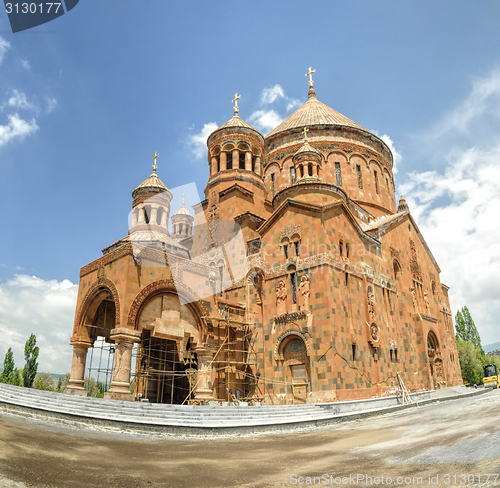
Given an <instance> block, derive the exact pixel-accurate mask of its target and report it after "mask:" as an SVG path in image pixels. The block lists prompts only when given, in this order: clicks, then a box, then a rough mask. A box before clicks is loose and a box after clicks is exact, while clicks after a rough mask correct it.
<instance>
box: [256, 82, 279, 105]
mask: <svg viewBox="0 0 500 488" xmlns="http://www.w3.org/2000/svg"><path fill="white" fill-rule="evenodd" d="M284 97H285V92H284V91H283V88H282V87H281V86H280V85H274V86H273V87H271V88H264V90H263V91H262V96H261V98H260V101H261V103H262V104H268V103H274V101H275V100H276V99H277V98H284Z"/></svg>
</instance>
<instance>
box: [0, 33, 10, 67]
mask: <svg viewBox="0 0 500 488" xmlns="http://www.w3.org/2000/svg"><path fill="white" fill-rule="evenodd" d="M9 48H10V43H9V42H7V41H6V40H5V39H4V38H3V37H0V63H1V62H2V61H3V58H4V56H5V53H6V52H7V50H8V49H9Z"/></svg>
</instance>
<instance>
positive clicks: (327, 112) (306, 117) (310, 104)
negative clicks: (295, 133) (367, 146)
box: [266, 95, 366, 139]
mask: <svg viewBox="0 0 500 488" xmlns="http://www.w3.org/2000/svg"><path fill="white" fill-rule="evenodd" d="M311 125H343V126H347V127H354V128H356V129H362V130H365V131H366V129H365V128H364V127H361V126H360V125H358V124H356V122H353V121H352V120H351V119H348V118H347V117H345V116H344V115H342V114H341V113H339V112H337V111H336V110H333V108H330V107H328V106H327V105H325V104H324V103H321V102H320V101H319V100H317V99H316V96H315V95H313V96H311V95H309V99H308V100H307V102H306V103H304V105H302V106H301V107H299V108H298V109H297V110H295V112H293V113H292V114H291V115H289V116H288V117H287V118H286V119H285V120H284V121H283V122H281V124H280V125H278V126H277V127H275V128H274V129H273V130H272V131H271V132H269V134H267V136H266V139H268V138H269V137H271V136H273V135H274V134H278V133H279V132H283V131H287V130H290V129H296V128H299V127H308V126H311Z"/></svg>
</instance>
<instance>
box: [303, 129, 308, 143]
mask: <svg viewBox="0 0 500 488" xmlns="http://www.w3.org/2000/svg"><path fill="white" fill-rule="evenodd" d="M302 132H303V133H304V141H307V133H308V132H309V129H308V128H307V127H304V130H303V131H302Z"/></svg>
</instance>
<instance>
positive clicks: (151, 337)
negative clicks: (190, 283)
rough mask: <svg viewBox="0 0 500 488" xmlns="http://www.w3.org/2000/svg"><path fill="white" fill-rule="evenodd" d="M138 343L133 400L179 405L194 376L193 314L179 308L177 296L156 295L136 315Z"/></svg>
mask: <svg viewBox="0 0 500 488" xmlns="http://www.w3.org/2000/svg"><path fill="white" fill-rule="evenodd" d="M137 329H138V330H139V331H140V332H141V341H140V343H139V344H138V347H137V359H136V371H135V387H134V392H135V394H136V396H137V397H139V398H144V399H147V400H148V401H149V402H150V403H173V404H182V403H183V402H184V401H185V400H186V399H187V400H189V399H191V398H192V397H193V396H194V395H192V394H191V395H190V391H191V389H192V387H193V386H194V384H193V381H194V380H195V378H196V375H197V372H198V354H197V352H196V346H197V345H198V344H200V328H199V325H198V318H197V315H196V313H195V311H194V310H193V309H192V307H191V306H190V305H189V304H181V302H180V300H179V297H178V296H177V294H175V293H173V292H168V291H165V292H158V293H156V294H154V295H153V296H151V297H149V298H148V299H147V300H146V301H145V302H144V305H143V306H142V307H141V309H140V310H139V312H138V314H137Z"/></svg>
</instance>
